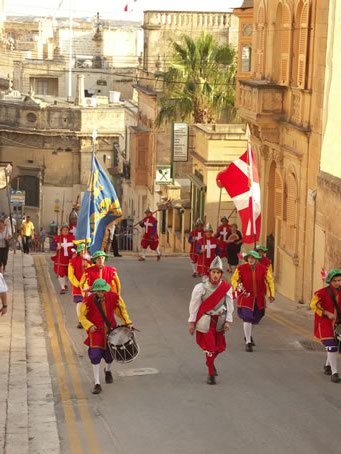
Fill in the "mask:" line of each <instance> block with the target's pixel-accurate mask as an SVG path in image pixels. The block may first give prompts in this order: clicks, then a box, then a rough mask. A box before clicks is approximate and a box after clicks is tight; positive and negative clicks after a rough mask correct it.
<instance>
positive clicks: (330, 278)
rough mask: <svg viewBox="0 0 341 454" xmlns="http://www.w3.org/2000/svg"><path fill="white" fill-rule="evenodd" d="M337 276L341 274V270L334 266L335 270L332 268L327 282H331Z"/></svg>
mask: <svg viewBox="0 0 341 454" xmlns="http://www.w3.org/2000/svg"><path fill="white" fill-rule="evenodd" d="M335 276H341V270H338V269H337V268H334V269H333V270H330V271H329V273H328V276H327V279H326V283H327V284H330V282H331V280H332V279H333V278H334V277H335Z"/></svg>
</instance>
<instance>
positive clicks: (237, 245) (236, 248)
mask: <svg viewBox="0 0 341 454" xmlns="http://www.w3.org/2000/svg"><path fill="white" fill-rule="evenodd" d="M226 243H227V263H228V267H227V272H228V273H233V271H234V270H235V268H236V266H237V265H238V264H239V257H238V254H240V250H241V247H242V244H243V236H242V234H241V232H240V231H239V230H238V226H237V224H232V225H231V233H230V235H229V236H228V237H227V240H226Z"/></svg>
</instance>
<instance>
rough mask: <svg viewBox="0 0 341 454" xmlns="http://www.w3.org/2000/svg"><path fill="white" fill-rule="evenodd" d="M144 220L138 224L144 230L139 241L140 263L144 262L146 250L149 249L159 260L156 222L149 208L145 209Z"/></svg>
mask: <svg viewBox="0 0 341 454" xmlns="http://www.w3.org/2000/svg"><path fill="white" fill-rule="evenodd" d="M144 213H145V215H146V216H145V217H144V219H143V220H142V221H141V222H140V227H142V228H144V229H145V230H144V234H143V237H142V240H141V248H142V254H141V256H140V257H139V261H140V262H144V261H145V260H146V254H147V248H148V247H150V249H151V250H152V251H155V253H156V256H157V260H160V259H161V254H160V250H159V237H158V234H157V220H156V218H154V216H153V213H152V211H151V210H150V208H147V209H146V211H145V212H144Z"/></svg>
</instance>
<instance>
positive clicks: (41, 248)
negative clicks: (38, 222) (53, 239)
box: [39, 227, 46, 252]
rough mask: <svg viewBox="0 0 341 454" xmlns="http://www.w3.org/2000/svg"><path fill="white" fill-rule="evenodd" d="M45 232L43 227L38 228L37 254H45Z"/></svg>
mask: <svg viewBox="0 0 341 454" xmlns="http://www.w3.org/2000/svg"><path fill="white" fill-rule="evenodd" d="M45 240H46V231H45V229H44V227H40V232H39V252H45Z"/></svg>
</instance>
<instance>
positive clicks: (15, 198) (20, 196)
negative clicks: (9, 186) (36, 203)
mask: <svg viewBox="0 0 341 454" xmlns="http://www.w3.org/2000/svg"><path fill="white" fill-rule="evenodd" d="M10 202H11V205H12V206H23V205H25V191H12V192H11V195H10Z"/></svg>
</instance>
